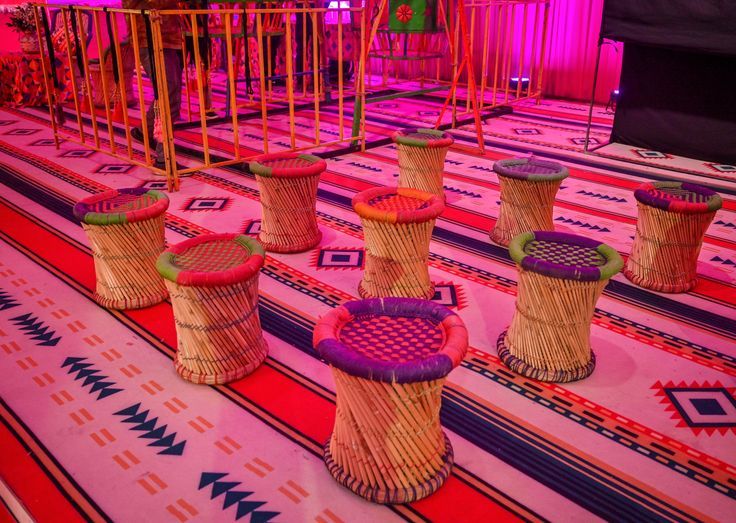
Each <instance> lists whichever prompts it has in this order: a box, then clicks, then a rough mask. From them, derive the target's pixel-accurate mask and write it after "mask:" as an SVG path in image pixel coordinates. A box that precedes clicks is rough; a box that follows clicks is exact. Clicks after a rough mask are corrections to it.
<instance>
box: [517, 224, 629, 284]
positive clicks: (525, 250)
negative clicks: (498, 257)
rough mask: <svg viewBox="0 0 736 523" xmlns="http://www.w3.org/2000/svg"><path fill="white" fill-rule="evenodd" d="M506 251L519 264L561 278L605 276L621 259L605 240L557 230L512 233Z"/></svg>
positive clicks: (594, 279) (617, 265) (591, 278)
mask: <svg viewBox="0 0 736 523" xmlns="http://www.w3.org/2000/svg"><path fill="white" fill-rule="evenodd" d="M509 253H510V254H511V257H512V258H513V259H514V261H515V262H516V263H518V264H519V265H520V266H521V267H522V268H524V269H526V270H529V271H532V272H536V273H539V274H543V275H545V276H551V277H553V278H560V279H565V280H579V281H596V280H603V279H608V278H610V277H611V276H613V275H614V274H616V273H617V272H619V271H620V270H621V269H622V268H623V259H622V258H621V256H620V255H619V254H618V253H617V252H616V251H615V250H614V249H613V248H611V247H609V246H608V245H606V244H605V243H601V242H599V241H596V240H593V239H590V238H586V237H583V236H576V235H573V234H566V233H561V232H548V231H537V232H527V233H523V234H520V235H518V236H517V237H515V238H514V239H513V240H512V241H511V244H510V245H509Z"/></svg>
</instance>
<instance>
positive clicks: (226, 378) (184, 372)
mask: <svg viewBox="0 0 736 523" xmlns="http://www.w3.org/2000/svg"><path fill="white" fill-rule="evenodd" d="M262 343H263V352H262V353H261V354H259V356H258V359H257V360H254V361H252V362H250V364H248V365H246V366H244V367H239V368H237V369H233V370H229V371H225V372H221V373H217V374H204V373H201V372H196V371H193V370H190V369H188V368H187V367H185V366H184V364H183V363H182V362H180V361H179V359H178V358H176V359H175V360H174V365H175V368H176V372H177V374H179V376H181V377H182V378H184V379H185V380H187V381H191V382H192V383H196V384H197V385H223V384H225V383H230V382H232V381H236V380H239V379H240V378H243V377H245V376H247V375H248V374H250V373H251V372H253V371H255V370H256V369H257V368H258V367H260V365H261V363H263V362H264V361H265V359H266V356H268V345H266V340H263V342H262ZM177 355H178V352H177Z"/></svg>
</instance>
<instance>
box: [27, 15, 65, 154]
mask: <svg viewBox="0 0 736 523" xmlns="http://www.w3.org/2000/svg"><path fill="white" fill-rule="evenodd" d="M39 9H46V7H44V6H38V5H37V6H35V8H34V9H33V19H34V22H35V24H36V38H37V39H38V48H39V49H44V45H45V44H46V41H45V39H44V38H43V36H42V35H41V21H40V20H39V14H38V10H39ZM51 67H55V64H52V63H50V60H49V64H48V68H51ZM48 68H47V66H46V58H45V57H43V58H42V59H41V71H42V72H43V84H44V86H45V87H46V103H47V104H48V108H49V120H50V121H51V130H52V131H53V135H54V146H55V147H56V149H57V150H58V149H59V129H58V126H57V122H56V116H55V114H54V106H55V105H56V104H57V103H58V100H57V99H56V98H57V96H58V93H57V90H56V86H55V85H53V82H52V81H51V79H50V71H49V70H48Z"/></svg>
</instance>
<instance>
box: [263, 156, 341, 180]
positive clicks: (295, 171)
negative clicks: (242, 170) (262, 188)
mask: <svg viewBox="0 0 736 523" xmlns="http://www.w3.org/2000/svg"><path fill="white" fill-rule="evenodd" d="M249 168H250V171H251V172H252V173H254V174H256V175H258V176H263V177H274V178H301V177H305V176H316V175H319V174H320V173H322V172H323V171H324V170H325V169H327V163H326V162H325V161H324V160H323V159H322V158H319V157H317V156H313V155H311V154H299V153H292V152H287V153H276V154H264V155H261V156H258V157H256V158H254V159H253V160H252V161H251V162H250V164H249Z"/></svg>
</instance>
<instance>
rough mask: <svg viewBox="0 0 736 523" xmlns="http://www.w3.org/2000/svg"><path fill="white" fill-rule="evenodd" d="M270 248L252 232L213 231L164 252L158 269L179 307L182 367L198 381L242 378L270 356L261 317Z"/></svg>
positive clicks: (181, 371) (178, 358)
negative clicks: (262, 277)
mask: <svg viewBox="0 0 736 523" xmlns="http://www.w3.org/2000/svg"><path fill="white" fill-rule="evenodd" d="M263 261H264V251H263V248H262V247H261V246H260V244H259V243H258V242H257V241H256V240H254V239H252V238H249V237H247V236H243V235H236V234H207V235H203V236H199V237H197V238H192V239H190V240H186V241H184V242H182V243H179V244H177V245H174V246H173V247H170V248H169V249H168V250H167V251H166V252H164V253H163V254H161V256H160V257H159V259H158V262H157V264H156V267H157V269H158V271H159V273H161V276H163V277H164V278H165V280H166V286H167V287H168V289H169V293H170V294H171V304H172V306H173V309H174V321H175V322H176V334H177V337H178V351H177V353H176V359H175V364H176V371H177V372H178V373H179V374H180V375H181V376H182V377H183V378H184V379H186V380H189V381H192V382H194V383H207V384H209V385H216V384H220V383H228V382H230V381H233V380H237V379H239V378H242V377H243V376H245V375H246V374H249V373H251V372H252V371H254V370H255V369H256V368H257V367H258V366H259V365H260V364H261V363H262V362H263V360H264V359H265V358H266V355H267V353H268V347H267V346H266V340H264V339H263V334H262V332H261V322H260V319H259V317H258V273H259V271H260V269H261V267H262V266H263Z"/></svg>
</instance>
